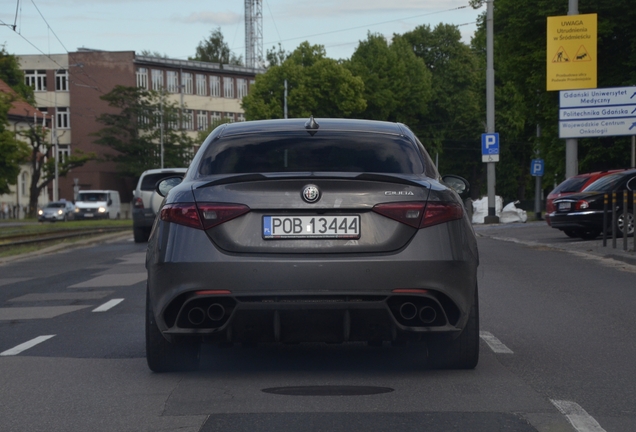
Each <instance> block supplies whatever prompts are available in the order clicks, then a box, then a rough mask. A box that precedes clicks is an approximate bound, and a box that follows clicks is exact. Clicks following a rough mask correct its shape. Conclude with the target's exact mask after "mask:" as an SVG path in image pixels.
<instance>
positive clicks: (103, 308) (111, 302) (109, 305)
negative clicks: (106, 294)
mask: <svg viewBox="0 0 636 432" xmlns="http://www.w3.org/2000/svg"><path fill="white" fill-rule="evenodd" d="M123 301H124V299H112V300H109V301H107V302H106V303H104V304H103V305H101V306H99V307H97V308H95V309H93V312H106V311H107V310H109V309H112V308H114V307H115V306H117V305H118V304H119V303H121V302H123Z"/></svg>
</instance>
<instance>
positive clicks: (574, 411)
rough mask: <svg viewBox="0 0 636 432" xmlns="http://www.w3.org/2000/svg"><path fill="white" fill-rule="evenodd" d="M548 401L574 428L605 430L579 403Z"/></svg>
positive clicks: (591, 430) (579, 429) (588, 430)
mask: <svg viewBox="0 0 636 432" xmlns="http://www.w3.org/2000/svg"><path fill="white" fill-rule="evenodd" d="M550 402H552V405H554V406H555V407H556V408H557V409H558V410H559V411H560V412H561V414H563V415H564V416H566V417H567V419H568V421H569V422H570V424H571V425H572V426H574V429H576V430H577V431H578V432H606V431H605V429H603V428H602V427H601V425H600V424H598V422H597V421H596V420H594V417H592V416H591V415H589V414H588V413H587V411H585V410H584V409H583V408H582V407H581V406H580V405H579V404H577V403H574V402H570V401H563V400H554V399H550Z"/></svg>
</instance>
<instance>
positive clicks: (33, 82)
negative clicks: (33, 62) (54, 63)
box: [24, 70, 46, 91]
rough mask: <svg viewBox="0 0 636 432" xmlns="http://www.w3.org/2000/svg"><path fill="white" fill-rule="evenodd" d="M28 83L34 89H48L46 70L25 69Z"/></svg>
mask: <svg viewBox="0 0 636 432" xmlns="http://www.w3.org/2000/svg"><path fill="white" fill-rule="evenodd" d="M24 78H25V81H26V85H28V86H31V87H33V90H34V91H46V71H45V70H27V71H24Z"/></svg>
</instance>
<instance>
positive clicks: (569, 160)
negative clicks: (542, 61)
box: [565, 0, 579, 178]
mask: <svg viewBox="0 0 636 432" xmlns="http://www.w3.org/2000/svg"><path fill="white" fill-rule="evenodd" d="M568 1H569V3H568V15H578V14H579V0H568ZM578 153H579V141H578V140H577V139H576V138H568V139H566V140H565V178H570V177H574V176H575V175H577V174H578V173H579V154H578Z"/></svg>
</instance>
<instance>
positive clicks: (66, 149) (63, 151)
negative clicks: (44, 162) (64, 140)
mask: <svg viewBox="0 0 636 432" xmlns="http://www.w3.org/2000/svg"><path fill="white" fill-rule="evenodd" d="M57 155H58V161H60V162H64V161H65V160H66V158H68V157H69V156H71V147H70V146H67V145H63V146H58V147H57Z"/></svg>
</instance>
